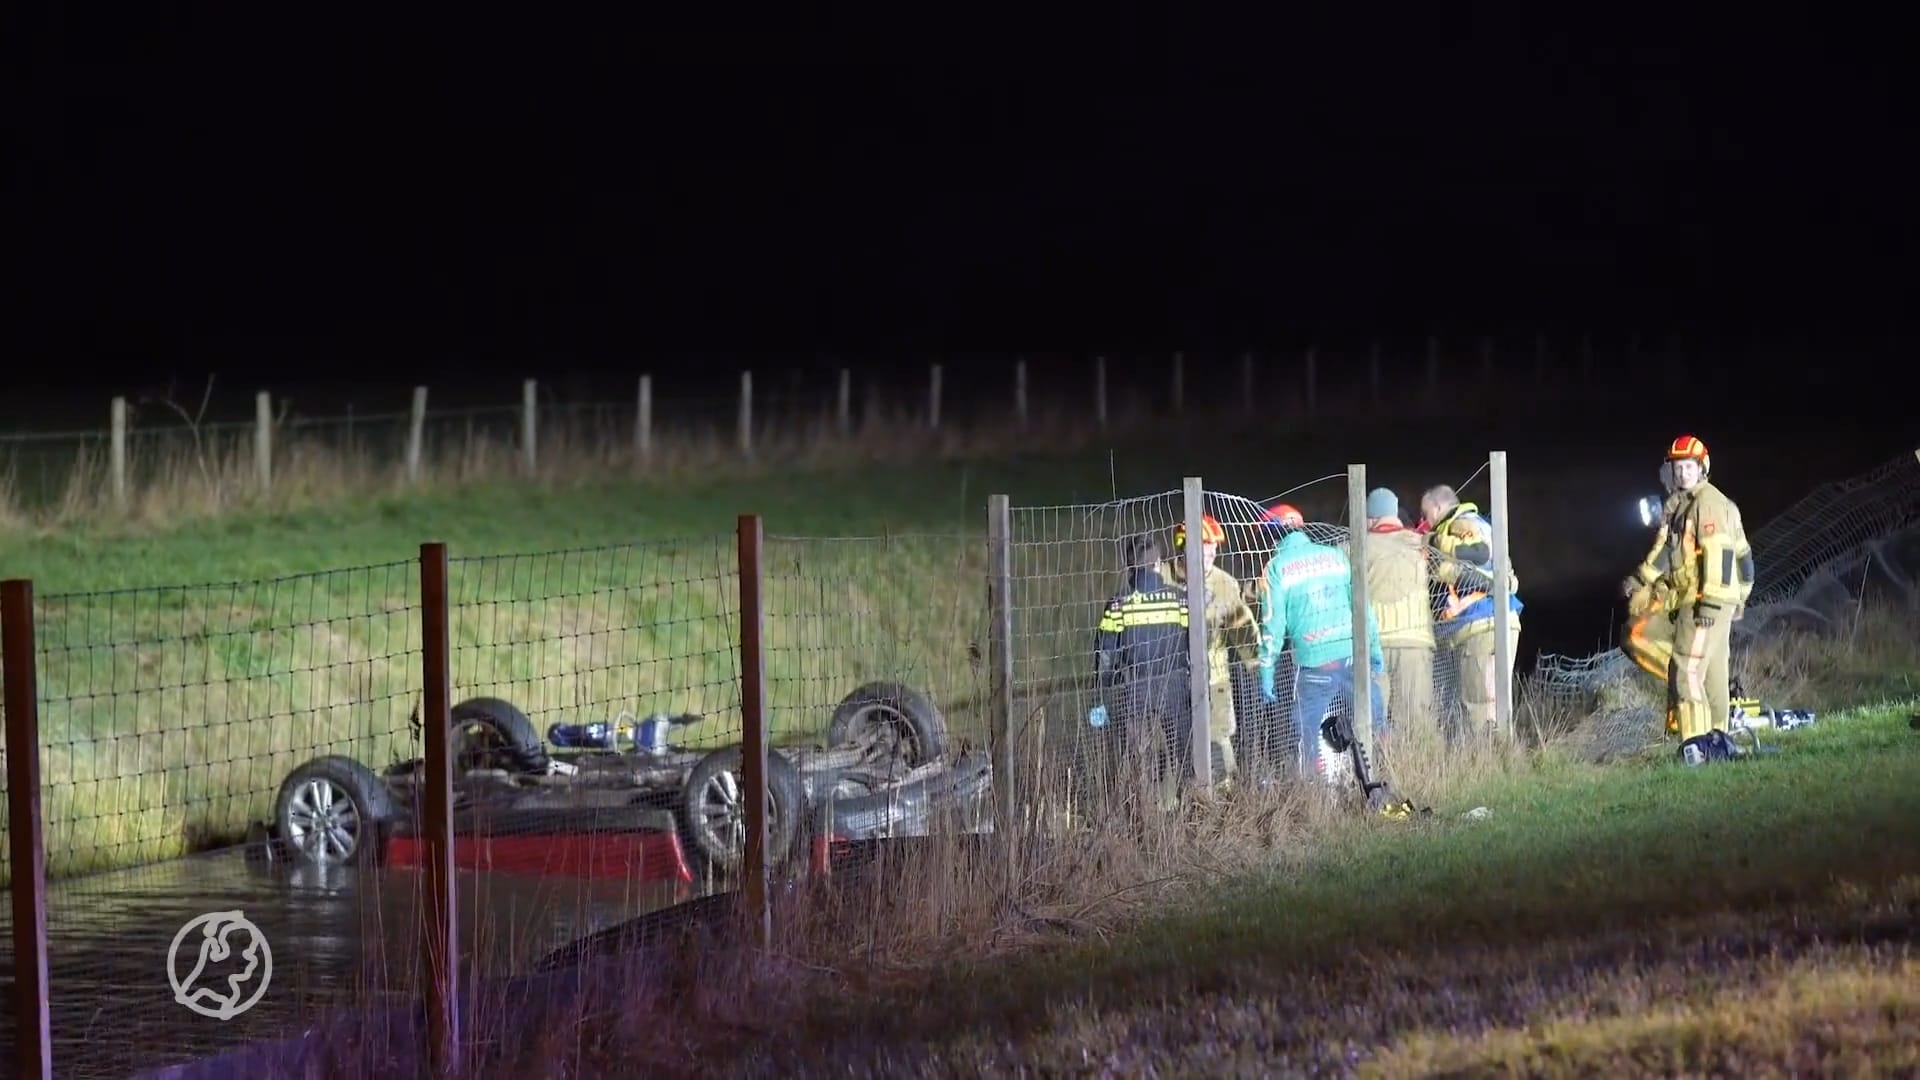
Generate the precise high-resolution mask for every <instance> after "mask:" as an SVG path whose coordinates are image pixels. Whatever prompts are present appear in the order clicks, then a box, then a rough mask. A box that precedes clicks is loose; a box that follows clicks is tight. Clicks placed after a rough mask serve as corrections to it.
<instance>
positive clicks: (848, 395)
mask: <svg viewBox="0 0 1920 1080" xmlns="http://www.w3.org/2000/svg"><path fill="white" fill-rule="evenodd" d="M834 406H835V407H834V416H835V419H836V420H837V422H838V426H839V428H840V437H841V438H843V439H844V438H846V437H848V436H850V435H852V434H853V372H852V371H851V370H849V369H847V368H841V369H840V393H839V397H838V398H837V399H836V401H835V403H834Z"/></svg>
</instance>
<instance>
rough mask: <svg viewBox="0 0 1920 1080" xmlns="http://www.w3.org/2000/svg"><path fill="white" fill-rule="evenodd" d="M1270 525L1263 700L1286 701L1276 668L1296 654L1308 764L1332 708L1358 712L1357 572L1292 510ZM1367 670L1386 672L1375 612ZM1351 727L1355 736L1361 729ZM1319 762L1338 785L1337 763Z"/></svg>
mask: <svg viewBox="0 0 1920 1080" xmlns="http://www.w3.org/2000/svg"><path fill="white" fill-rule="evenodd" d="M1268 518H1269V522H1270V524H1271V526H1272V527H1273V528H1275V529H1276V531H1278V532H1279V534H1280V542H1279V543H1278V544H1276V545H1275V546H1274V550H1273V558H1272V559H1270V560H1268V562H1267V566H1266V570H1265V571H1264V572H1263V573H1262V574H1261V594H1260V595H1261V609H1262V610H1261V613H1260V617H1261V625H1260V665H1259V666H1260V692H1261V694H1262V695H1263V696H1264V697H1265V698H1266V700H1267V701H1268V702H1269V703H1277V702H1278V701H1279V696H1278V694H1277V693H1276V692H1275V690H1274V667H1275V665H1276V664H1277V663H1278V662H1279V659H1280V654H1281V652H1282V651H1283V650H1289V649H1290V650H1291V651H1292V652H1293V664H1294V671H1295V675H1294V678H1295V680H1296V682H1297V684H1298V690H1297V692H1296V693H1295V695H1294V705H1293V728H1294V735H1295V736H1296V738H1298V739H1299V742H1298V743H1297V745H1298V746H1299V747H1300V751H1301V754H1302V755H1303V756H1305V755H1306V754H1307V753H1308V752H1309V750H1308V748H1309V747H1313V748H1315V749H1317V748H1318V747H1319V746H1320V725H1321V720H1322V719H1323V718H1324V717H1325V716H1326V715H1327V711H1328V709H1329V708H1331V707H1333V706H1334V705H1335V703H1336V702H1337V703H1339V704H1341V705H1344V706H1345V707H1346V709H1347V711H1348V712H1349V713H1351V712H1352V711H1353V704H1354V702H1353V656H1354V642H1353V566H1352V564H1351V563H1349V562H1348V561H1347V557H1346V555H1345V554H1344V553H1342V552H1341V551H1340V549H1339V548H1336V547H1331V546H1328V545H1326V544H1317V543H1314V541H1313V538H1312V537H1310V536H1308V535H1307V530H1306V527H1305V525H1306V523H1305V520H1304V519H1303V518H1302V517H1301V515H1300V512H1299V511H1298V510H1295V509H1294V508H1293V507H1291V506H1286V505H1284V504H1283V505H1281V506H1277V507H1274V508H1273V509H1272V510H1270V511H1268ZM1367 664H1368V668H1369V669H1370V670H1371V672H1372V673H1373V674H1374V675H1376V676H1377V675H1379V674H1380V673H1381V671H1382V670H1384V668H1385V660H1384V658H1383V657H1382V656H1381V654H1380V633H1379V627H1378V625H1377V624H1376V623H1375V622H1374V618H1373V613H1372V612H1368V613H1367ZM1368 696H1369V697H1370V698H1372V700H1373V716H1372V718H1371V720H1372V725H1373V727H1374V728H1376V729H1378V728H1379V727H1380V725H1381V720H1382V717H1383V716H1384V711H1383V708H1382V702H1381V700H1380V695H1379V694H1370V695H1368ZM1352 726H1353V728H1354V729H1355V730H1356V733H1357V731H1358V729H1359V728H1360V727H1361V725H1360V724H1357V723H1356V724H1354V725H1352ZM1355 741H1356V742H1358V739H1357V738H1356V739H1355ZM1362 746H1363V748H1364V744H1362ZM1312 757H1313V761H1314V764H1315V766H1316V768H1317V770H1318V771H1319V772H1320V774H1321V776H1322V777H1323V778H1326V779H1331V776H1330V775H1329V773H1328V769H1329V768H1330V767H1331V765H1332V761H1331V759H1330V758H1329V757H1328V756H1327V755H1326V754H1323V753H1314V754H1313V755H1312Z"/></svg>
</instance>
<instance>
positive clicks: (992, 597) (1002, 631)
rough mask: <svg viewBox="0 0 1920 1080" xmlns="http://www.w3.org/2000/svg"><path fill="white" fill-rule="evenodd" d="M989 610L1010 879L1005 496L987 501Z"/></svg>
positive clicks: (997, 781) (1009, 515)
mask: <svg viewBox="0 0 1920 1080" xmlns="http://www.w3.org/2000/svg"><path fill="white" fill-rule="evenodd" d="M987 610H988V614H989V618H990V620H991V621H990V623H989V625H988V628H987V662H988V663H989V664H990V665H991V666H992V668H993V710H992V721H991V722H992V725H993V792H994V810H995V819H994V823H993V831H994V835H996V836H999V837H1001V838H1003V839H1004V841H1005V843H1006V853H1007V871H1008V873H1009V874H1011V873H1012V870H1013V864H1014V838H1015V833H1016V831H1017V826H1018V825H1019V817H1018V814H1017V812H1018V808H1019V805H1020V802H1019V800H1018V799H1017V798H1015V791H1014V786H1015V778H1014V772H1013V770H1014V760H1013V736H1014V724H1013V508H1012V500H1011V499H1009V498H1008V497H1007V496H1005V495H989V496H987Z"/></svg>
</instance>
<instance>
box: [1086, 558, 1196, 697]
mask: <svg viewBox="0 0 1920 1080" xmlns="http://www.w3.org/2000/svg"><path fill="white" fill-rule="evenodd" d="M1129 579H1130V580H1129V587H1128V589H1127V590H1126V591H1125V592H1121V593H1118V594H1116V595H1114V597H1113V598H1112V599H1110V600H1108V601H1107V606H1106V610H1105V611H1104V612H1102V613H1101V616H1100V633H1099V647H1098V651H1097V663H1098V665H1099V673H1100V683H1101V685H1102V686H1114V685H1116V684H1119V685H1123V686H1124V688H1125V693H1126V696H1127V699H1128V700H1129V701H1130V702H1131V703H1132V704H1133V705H1134V706H1135V707H1137V708H1163V709H1164V708H1168V707H1171V706H1173V705H1178V704H1182V703H1184V702H1186V700H1187V695H1188V687H1187V683H1188V678H1187V674H1188V671H1189V670H1190V668H1189V664H1188V657H1187V598H1186V595H1185V591H1184V590H1182V589H1178V588H1175V587H1173V586H1172V585H1171V584H1169V583H1168V582H1167V581H1166V579H1164V578H1162V577H1161V576H1160V574H1159V572H1158V571H1157V570H1155V569H1154V568H1153V567H1151V566H1140V567H1135V568H1134V569H1133V570H1132V572H1131V574H1130V575H1129Z"/></svg>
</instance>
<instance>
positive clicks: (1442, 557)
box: [1420, 484, 1524, 735]
mask: <svg viewBox="0 0 1920 1080" xmlns="http://www.w3.org/2000/svg"><path fill="white" fill-rule="evenodd" d="M1420 518H1421V521H1422V522H1423V523H1424V524H1425V526H1426V532H1427V537H1428V540H1429V541H1430V542H1431V543H1432V545H1433V550H1434V553H1435V557H1434V561H1433V570H1432V579H1433V581H1434V582H1435V584H1436V585H1437V586H1438V595H1437V596H1436V597H1435V610H1434V622H1433V630H1434V640H1435V643H1436V644H1437V645H1438V646H1439V647H1441V648H1444V649H1448V650H1450V651H1451V652H1452V654H1453V656H1454V657H1455V660H1456V665H1457V667H1456V669H1457V670H1458V671H1459V672H1460V703H1461V705H1463V706H1464V707H1465V710H1466V714H1467V726H1468V728H1469V730H1470V731H1471V732H1472V733H1474V734H1480V733H1485V734H1488V735H1492V734H1496V732H1495V731H1494V724H1495V723H1496V722H1497V720H1498V718H1497V717H1496V716H1495V714H1494V702H1495V695H1494V690H1495V682H1496V680H1497V679H1498V678H1499V671H1498V668H1499V663H1498V656H1499V653H1498V651H1497V649H1496V648H1495V644H1496V643H1495V640H1494V633H1493V630H1494V606H1493V591H1494V577H1493V575H1494V566H1493V526H1492V525H1491V524H1490V523H1489V522H1488V521H1487V519H1486V518H1485V517H1484V516H1482V515H1481V513H1480V508H1479V507H1477V506H1475V505H1474V504H1472V503H1467V502H1461V501H1460V496H1459V495H1458V494H1456V493H1455V492H1454V490H1453V489H1452V488H1451V487H1448V486H1447V485H1445V484H1441V485H1439V486H1436V487H1433V488H1430V489H1428V491H1427V493H1426V494H1425V495H1423V496H1421V498H1420ZM1507 581H1508V585H1509V600H1508V604H1507V610H1508V611H1510V612H1512V616H1513V617H1512V618H1511V619H1510V620H1509V625H1508V630H1507V637H1508V650H1507V654H1508V655H1507V670H1506V678H1507V684H1508V685H1509V686H1511V685H1512V683H1513V669H1514V665H1515V664H1516V663H1517V662H1518V660H1519V654H1520V612H1521V610H1522V608H1523V607H1524V605H1522V604H1521V603H1520V581H1519V578H1518V576H1516V575H1515V574H1514V573H1513V571H1512V569H1511V568H1509V569H1508V571H1507Z"/></svg>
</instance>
